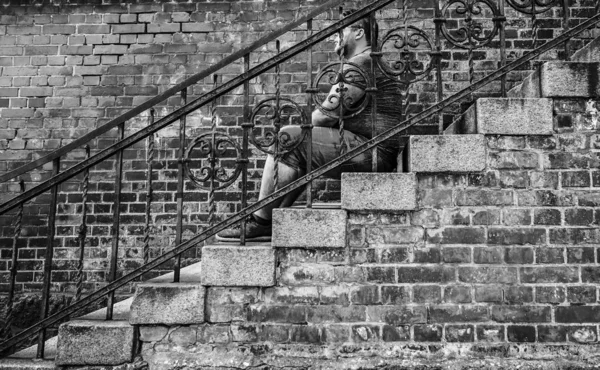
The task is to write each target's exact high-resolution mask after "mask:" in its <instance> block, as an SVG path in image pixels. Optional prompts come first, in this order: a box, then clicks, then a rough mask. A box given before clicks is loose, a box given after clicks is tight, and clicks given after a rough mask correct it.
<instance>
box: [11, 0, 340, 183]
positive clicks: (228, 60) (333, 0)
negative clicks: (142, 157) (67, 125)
mask: <svg viewBox="0 0 600 370" xmlns="http://www.w3.org/2000/svg"><path fill="white" fill-rule="evenodd" d="M343 2H344V0H330V1H328V2H326V3H325V4H323V5H320V6H318V7H317V8H315V9H313V10H312V11H310V12H309V13H307V14H306V15H304V16H302V17H300V18H298V19H297V20H295V21H293V22H291V23H289V24H287V25H286V26H284V27H282V28H280V29H278V30H276V31H273V32H271V33H269V34H268V35H265V36H263V37H261V38H260V39H258V40H257V41H255V42H253V43H252V44H250V45H249V46H247V47H245V48H243V49H240V50H238V51H236V52H235V53H233V54H230V55H228V56H227V57H225V58H223V59H222V60H221V61H220V62H219V63H217V64H214V65H212V66H210V67H208V68H206V69H205V70H203V71H201V72H198V73H196V74H195V75H193V76H191V77H189V78H187V79H186V80H185V81H182V82H180V83H178V84H177V85H175V86H173V87H171V88H170V89H168V90H166V91H165V92H163V93H162V94H160V95H157V96H155V97H153V98H151V99H149V100H146V101H145V102H143V103H142V104H140V105H138V106H137V107H135V108H133V109H131V110H129V111H128V112H126V113H124V114H122V115H120V116H119V117H117V118H115V119H113V120H111V121H109V122H107V123H106V124H105V125H102V126H100V127H98V128H96V129H94V130H92V131H90V132H88V133H87V134H85V135H83V136H82V137H80V138H78V139H76V140H74V141H72V142H71V143H69V144H67V145H65V146H63V147H61V148H59V149H57V150H55V151H53V152H51V153H49V154H47V155H46V156H44V157H41V158H39V159H36V160H35V161H31V162H29V163H27V164H25V165H23V166H21V167H19V168H17V169H14V170H12V171H10V172H6V173H4V174H2V175H0V183H2V182H6V181H8V180H11V179H14V178H16V177H17V176H20V175H22V174H24V173H26V172H28V171H31V170H33V169H35V168H37V167H40V166H42V165H44V164H46V163H48V162H51V161H53V160H54V159H56V158H59V157H62V156H63V155H64V154H66V153H68V152H70V151H72V150H74V149H77V148H79V147H81V146H83V145H85V144H86V143H88V142H89V141H91V140H93V139H95V138H96V137H98V136H100V135H102V134H104V133H106V132H108V131H109V130H111V129H113V128H115V127H117V126H118V125H120V124H121V123H123V122H125V121H127V120H129V119H131V118H134V117H135V116H137V115H138V114H141V113H142V112H144V111H146V110H148V109H150V108H152V107H153V106H155V105H157V104H159V103H160V102H162V101H164V100H166V99H168V98H170V97H171V96H173V95H175V94H177V93H180V92H181V91H182V90H184V89H187V88H188V87H190V86H192V85H194V84H195V83H197V82H198V81H201V80H203V79H205V78H206V77H209V76H210V75H212V74H213V73H215V72H217V71H219V70H220V69H221V68H224V67H226V66H228V65H229V64H232V63H233V62H235V61H236V60H239V59H241V58H243V57H244V55H246V54H248V53H250V52H252V51H254V50H256V49H258V48H260V47H262V46H264V45H265V44H267V43H269V42H272V41H273V40H275V39H277V38H278V37H279V36H281V35H283V34H285V33H286V32H289V31H291V30H293V29H294V28H296V27H298V26H300V25H302V24H304V23H306V21H308V20H310V19H312V18H314V17H316V16H317V15H319V14H321V13H323V12H325V11H327V10H329V9H332V8H333V7H335V6H338V5H340V4H341V3H343Z"/></svg>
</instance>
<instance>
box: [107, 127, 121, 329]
mask: <svg viewBox="0 0 600 370" xmlns="http://www.w3.org/2000/svg"><path fill="white" fill-rule="evenodd" d="M117 136H118V140H119V141H120V140H123V139H124V138H125V123H121V124H120V125H119V126H118V135H117ZM123 151H124V149H123V150H120V151H119V152H118V153H117V154H116V157H115V173H116V175H115V198H114V201H113V225H112V229H111V236H112V247H111V251H110V267H109V272H108V279H107V282H109V283H111V282H113V281H115V279H116V278H117V259H118V258H119V234H120V231H121V230H120V228H121V224H120V221H121V220H120V218H121V179H122V177H123ZM114 303H115V291H114V290H113V291H111V292H109V293H108V302H107V304H106V320H112V318H113V305H114Z"/></svg>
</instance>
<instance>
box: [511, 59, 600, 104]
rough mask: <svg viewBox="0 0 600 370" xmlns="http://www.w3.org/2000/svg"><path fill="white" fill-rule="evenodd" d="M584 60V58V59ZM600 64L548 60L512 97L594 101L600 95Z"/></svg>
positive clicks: (512, 93) (513, 90) (518, 86)
mask: <svg viewBox="0 0 600 370" xmlns="http://www.w3.org/2000/svg"><path fill="white" fill-rule="evenodd" d="M582 58H583V57H582ZM599 75H600V63H598V62H588V61H574V62H562V61H560V62H559V61H548V62H545V63H543V64H542V65H541V66H540V67H539V68H538V69H537V70H536V71H534V72H533V73H532V74H531V75H529V76H528V77H527V78H525V79H524V80H523V82H522V83H521V84H519V85H517V86H515V87H514V88H512V89H511V90H510V91H508V94H507V96H508V97H511V98H594V97H598V96H600V80H599Z"/></svg>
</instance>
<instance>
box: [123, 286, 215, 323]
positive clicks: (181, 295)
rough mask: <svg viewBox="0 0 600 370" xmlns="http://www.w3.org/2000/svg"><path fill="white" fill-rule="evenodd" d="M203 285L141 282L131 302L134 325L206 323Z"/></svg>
mask: <svg viewBox="0 0 600 370" xmlns="http://www.w3.org/2000/svg"><path fill="white" fill-rule="evenodd" d="M205 290H206V288H204V287H203V286H202V285H200V283H141V284H138V285H137V287H136V290H135V295H134V296H133V302H132V303H131V309H130V316H129V323H130V324H131V325H158V324H164V325H175V324H177V325H191V324H201V323H203V322H204V296H205Z"/></svg>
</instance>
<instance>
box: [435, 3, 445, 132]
mask: <svg viewBox="0 0 600 370" xmlns="http://www.w3.org/2000/svg"><path fill="white" fill-rule="evenodd" d="M433 21H434V23H435V49H436V54H435V58H436V63H435V80H436V84H437V103H440V102H441V101H442V100H444V84H443V82H442V40H441V33H442V30H441V28H442V22H443V19H442V11H441V8H440V2H439V0H435V18H434V20H433ZM437 119H438V134H439V135H441V134H443V133H444V114H443V111H442V112H439V113H438V114H437Z"/></svg>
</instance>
